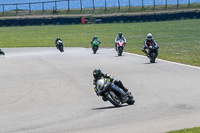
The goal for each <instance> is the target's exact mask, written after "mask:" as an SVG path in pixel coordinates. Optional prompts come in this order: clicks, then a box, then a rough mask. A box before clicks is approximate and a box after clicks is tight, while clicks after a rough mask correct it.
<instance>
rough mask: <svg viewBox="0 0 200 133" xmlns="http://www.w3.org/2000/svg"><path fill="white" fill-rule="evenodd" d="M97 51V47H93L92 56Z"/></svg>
mask: <svg viewBox="0 0 200 133" xmlns="http://www.w3.org/2000/svg"><path fill="white" fill-rule="evenodd" d="M97 49H98V47H97V46H96V45H94V46H93V47H92V50H93V53H94V54H96V52H97Z"/></svg>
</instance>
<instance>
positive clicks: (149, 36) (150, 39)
mask: <svg viewBox="0 0 200 133" xmlns="http://www.w3.org/2000/svg"><path fill="white" fill-rule="evenodd" d="M152 43H155V44H156V48H157V49H156V50H157V53H158V48H159V46H158V44H157V42H156V41H155V40H154V39H153V37H152V34H151V33H148V34H147V38H146V39H145V41H144V46H143V47H142V52H144V53H145V54H146V55H147V56H149V53H147V51H146V50H145V49H149V46H150V45H151V44H152Z"/></svg>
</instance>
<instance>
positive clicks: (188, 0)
mask: <svg viewBox="0 0 200 133" xmlns="http://www.w3.org/2000/svg"><path fill="white" fill-rule="evenodd" d="M188 8H190V0H188Z"/></svg>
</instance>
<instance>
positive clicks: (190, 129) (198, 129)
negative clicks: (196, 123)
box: [167, 127, 200, 133]
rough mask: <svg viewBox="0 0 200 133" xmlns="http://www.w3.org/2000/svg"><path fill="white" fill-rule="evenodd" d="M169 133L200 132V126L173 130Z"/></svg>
mask: <svg viewBox="0 0 200 133" xmlns="http://www.w3.org/2000/svg"><path fill="white" fill-rule="evenodd" d="M167 133H200V127H194V128H187V129H181V130H176V131H171V132H167Z"/></svg>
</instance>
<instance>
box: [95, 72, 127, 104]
mask: <svg viewBox="0 0 200 133" xmlns="http://www.w3.org/2000/svg"><path fill="white" fill-rule="evenodd" d="M93 76H94V80H93V84H94V85H95V87H94V90H95V92H96V94H97V95H98V96H99V95H101V96H102V91H101V90H98V89H97V81H98V80H99V79H101V78H107V79H110V81H111V82H113V83H114V84H115V85H117V86H118V87H119V88H121V89H123V91H124V92H125V93H126V92H128V89H127V88H126V87H124V85H123V84H122V82H121V81H120V80H119V79H114V77H113V76H112V75H110V74H105V73H103V72H101V70H100V69H95V70H94V71H93ZM102 99H103V100H104V101H106V98H105V97H104V96H102Z"/></svg>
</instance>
